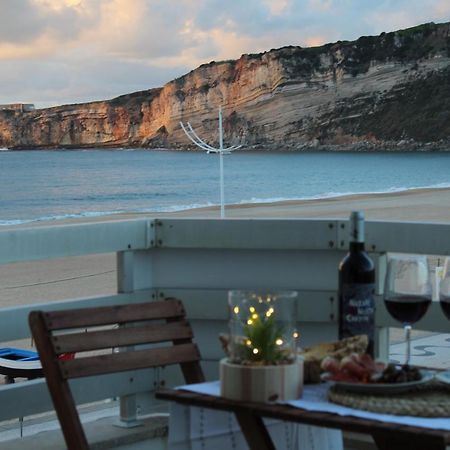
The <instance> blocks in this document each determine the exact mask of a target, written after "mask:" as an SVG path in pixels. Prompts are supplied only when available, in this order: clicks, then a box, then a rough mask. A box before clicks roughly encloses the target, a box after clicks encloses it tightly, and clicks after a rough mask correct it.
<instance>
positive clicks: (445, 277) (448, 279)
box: [439, 258, 450, 320]
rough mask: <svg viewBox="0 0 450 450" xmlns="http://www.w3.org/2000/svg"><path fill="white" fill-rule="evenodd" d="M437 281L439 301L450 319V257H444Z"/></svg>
mask: <svg viewBox="0 0 450 450" xmlns="http://www.w3.org/2000/svg"><path fill="white" fill-rule="evenodd" d="M440 277H441V280H440V283H439V302H440V304H441V308H442V311H443V313H444V314H445V317H447V319H448V320H450V259H449V258H446V259H445V264H444V267H442V268H441V272H440Z"/></svg>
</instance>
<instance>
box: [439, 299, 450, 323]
mask: <svg viewBox="0 0 450 450" xmlns="http://www.w3.org/2000/svg"><path fill="white" fill-rule="evenodd" d="M440 303H441V308H442V311H443V313H444V314H445V317H447V319H448V320H450V297H446V296H443V295H442V294H441V302H440Z"/></svg>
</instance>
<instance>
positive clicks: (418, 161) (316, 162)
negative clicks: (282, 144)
mask: <svg viewBox="0 0 450 450" xmlns="http://www.w3.org/2000/svg"><path fill="white" fill-rule="evenodd" d="M219 159H220V158H219V156H218V155H216V154H206V153H202V152H183V151H171V150H163V149H161V150H148V149H115V150H103V149H102V150H95V149H87V150H86V149H83V150H34V151H23V150H22V151H0V226H5V225H15V224H21V223H27V222H34V221H48V222H50V221H58V220H61V219H67V218H82V217H95V216H102V215H107V214H108V215H109V214H112V213H132V212H144V213H150V214H151V213H161V212H170V211H180V210H185V209H190V208H198V207H203V206H212V205H218V204H220V188H219ZM223 163H224V186H225V203H226V204H231V203H233V204H242V203H264V202H276V201H283V200H298V199H320V198H329V197H339V196H342V195H347V194H355V193H382V192H399V191H405V190H409V189H416V188H442V187H450V152H404V153H392V152H385V153H384V152H383V153H356V152H351V153H350V152H349V153H343V152H333V153H328V152H326V153H322V152H321V153H292V152H278V153H267V152H244V151H239V150H238V151H235V152H234V153H232V154H230V155H224V157H223Z"/></svg>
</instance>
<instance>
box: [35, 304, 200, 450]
mask: <svg viewBox="0 0 450 450" xmlns="http://www.w3.org/2000/svg"><path fill="white" fill-rule="evenodd" d="M155 321H157V322H156V323H155ZM29 324H30V328H31V331H32V335H33V337H34V340H35V342H36V347H37V350H38V352H39V357H40V360H41V364H42V368H43V372H44V375H45V378H46V380H47V385H48V389H49V391H50V394H51V397H52V400H53V404H54V407H55V410H56V413H57V415H58V419H59V422H60V424H61V429H62V432H63V434H64V439H65V441H66V445H67V447H68V449H69V450H85V449H89V446H88V442H87V439H86V436H85V433H84V430H83V428H82V425H81V422H80V418H79V414H78V412H77V409H76V406H75V401H74V399H73V396H72V392H71V389H70V386H69V383H68V380H70V379H72V378H80V377H88V376H93V375H101V374H109V373H115V372H123V371H128V370H135V369H144V368H151V367H160V366H166V365H173V364H180V366H181V370H182V372H183V375H184V378H185V381H186V383H188V384H190V383H198V382H202V381H204V375H203V372H202V369H201V367H200V364H199V361H200V354H199V351H198V348H197V345H196V344H195V343H193V342H192V337H193V334H192V329H191V327H190V325H189V323H188V322H187V321H186V320H185V311H184V308H183V304H182V303H181V301H179V300H176V299H166V300H164V301H157V302H148V303H140V304H127V305H119V306H106V307H96V308H83V309H75V310H64V311H32V312H31V313H30V315H29ZM117 325H119V326H117ZM92 327H95V328H94V329H93V330H92V331H90V330H89V329H90V328H92ZM99 327H100V328H99ZM156 343H158V344H160V343H166V344H165V345H164V346H158V347H155V346H152V347H151V348H149V346H146V347H145V346H144V347H142V345H141V344H156ZM167 343H170V345H169V346H168V345H167ZM139 346H140V347H139ZM105 349H109V353H105V352H102V353H101V354H99V352H98V351H97V350H105ZM117 349H119V350H121V351H117ZM122 350H123V351H122ZM92 351H94V352H92ZM72 352H75V353H76V357H75V358H74V359H71V360H70V359H65V360H64V359H61V358H59V355H61V354H63V353H72ZM85 352H88V353H87V354H86V353H85ZM149 390H151V386H149Z"/></svg>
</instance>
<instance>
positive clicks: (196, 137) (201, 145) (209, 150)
mask: <svg viewBox="0 0 450 450" xmlns="http://www.w3.org/2000/svg"><path fill="white" fill-rule="evenodd" d="M180 125H181V128H182V130H183V131H184V133H185V134H186V136H187V137H188V138H189V139H190V140H191V141H192V142H193V143H194V144H195V145H196V146H197V147H199V148H201V149H202V150H205V151H206V153H218V154H219V173H220V218H221V219H223V218H224V217H225V187H224V184H225V183H224V176H223V155H224V154H230V153H231V152H232V151H233V150H237V149H238V148H240V147H242V146H241V145H232V146H231V147H226V148H224V146H223V127H222V107H221V106H220V107H219V148H216V147H212V146H211V145H209V144H207V143H206V142H205V141H204V140H203V139H201V138H200V137H199V135H198V134H197V133H196V132H195V131H194V129H193V128H192V126H191V124H190V123H189V122H187V124H186V126H185V125H184V124H183V122H180Z"/></svg>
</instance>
